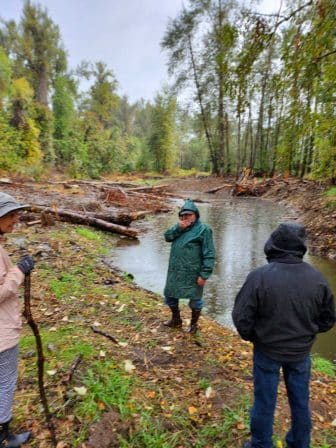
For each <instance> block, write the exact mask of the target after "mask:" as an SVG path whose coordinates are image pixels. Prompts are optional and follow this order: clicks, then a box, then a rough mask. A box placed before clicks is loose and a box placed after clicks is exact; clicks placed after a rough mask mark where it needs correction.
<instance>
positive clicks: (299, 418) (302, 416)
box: [251, 349, 311, 448]
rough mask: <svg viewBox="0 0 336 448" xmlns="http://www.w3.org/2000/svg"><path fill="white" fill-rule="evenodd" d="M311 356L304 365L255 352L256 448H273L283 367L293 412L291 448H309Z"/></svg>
mask: <svg viewBox="0 0 336 448" xmlns="http://www.w3.org/2000/svg"><path fill="white" fill-rule="evenodd" d="M310 364H311V362H310V356H307V357H306V358H304V359H303V360H301V361H292V362H278V361H274V360H273V359H271V358H269V357H268V356H267V355H265V354H264V353H262V352H260V351H258V350H256V349H255V350H254V354H253V382H254V403H253V406H252V409H251V434H252V444H251V446H252V447H253V448H272V447H273V442H272V435H273V421H274V411H275V405H276V398H277V390H278V384H279V378H280V368H281V367H282V371H283V375H284V380H285V384H286V390H287V396H288V401H289V405H290V408H291V429H290V431H289V432H288V433H287V436H286V443H287V447H288V448H309V446H310V432H311V415H310V408H309V381H310Z"/></svg>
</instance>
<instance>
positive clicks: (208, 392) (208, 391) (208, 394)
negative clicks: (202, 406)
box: [205, 386, 214, 398]
mask: <svg viewBox="0 0 336 448" xmlns="http://www.w3.org/2000/svg"><path fill="white" fill-rule="evenodd" d="M213 395H214V390H213V388H212V387H211V386H209V387H207V388H206V391H205V396H206V398H210V397H212V396H213Z"/></svg>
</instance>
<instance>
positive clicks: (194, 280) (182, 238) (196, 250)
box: [164, 199, 215, 334]
mask: <svg viewBox="0 0 336 448" xmlns="http://www.w3.org/2000/svg"><path fill="white" fill-rule="evenodd" d="M178 215H179V222H178V223H177V224H175V225H174V226H173V227H171V228H170V229H168V230H167V231H166V232H165V234H164V236H165V240H166V241H167V242H169V243H172V246H171V251H170V257H169V265H168V273H167V280H166V286H165V289H164V296H165V303H166V304H167V305H168V306H169V308H170V309H171V312H172V318H171V320H169V321H168V322H165V325H167V326H168V327H171V328H181V327H182V319H181V316H180V310H179V299H189V306H190V308H191V324H190V333H192V334H195V333H196V332H197V330H198V327H197V322H198V319H199V316H200V314H201V310H202V307H203V299H202V296H203V287H204V285H205V283H206V281H207V279H208V278H209V277H210V275H211V274H212V270H213V266H214V262H215V248H214V244H213V239H212V230H211V228H210V227H209V226H208V225H206V224H204V223H203V222H202V221H201V220H200V214H199V210H198V208H197V207H196V205H195V204H194V202H193V201H192V200H191V199H187V200H186V201H185V203H184V205H183V207H182V208H181V209H180V211H179V214H178Z"/></svg>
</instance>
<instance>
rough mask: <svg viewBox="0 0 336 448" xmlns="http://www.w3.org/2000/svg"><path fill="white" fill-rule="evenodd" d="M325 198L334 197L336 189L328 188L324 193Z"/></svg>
mask: <svg viewBox="0 0 336 448" xmlns="http://www.w3.org/2000/svg"><path fill="white" fill-rule="evenodd" d="M324 194H325V196H329V197H330V196H334V197H336V187H330V188H328V190H326V191H325V192H324Z"/></svg>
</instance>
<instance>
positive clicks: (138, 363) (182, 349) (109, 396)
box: [8, 223, 336, 448]
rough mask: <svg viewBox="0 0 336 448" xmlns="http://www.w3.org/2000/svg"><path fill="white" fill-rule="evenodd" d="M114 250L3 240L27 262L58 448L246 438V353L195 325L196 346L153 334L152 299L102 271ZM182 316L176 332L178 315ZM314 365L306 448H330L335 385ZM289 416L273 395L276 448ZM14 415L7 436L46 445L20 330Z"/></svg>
mask: <svg viewBox="0 0 336 448" xmlns="http://www.w3.org/2000/svg"><path fill="white" fill-rule="evenodd" d="M22 234H23V236H24V240H22ZM117 241H118V237H115V236H111V235H107V234H104V233H102V232H99V231H92V230H89V229H87V228H84V227H74V226H70V225H66V224H61V223H57V225H56V226H54V227H49V228H35V229H32V228H26V229H22V232H20V240H19V241H18V235H13V237H11V238H10V239H9V240H8V250H9V251H10V252H12V257H13V258H14V259H16V258H18V257H19V256H20V251H21V248H22V247H23V248H25V249H28V250H29V252H30V253H32V254H33V255H34V256H35V258H36V259H37V260H38V262H37V266H36V269H35V270H34V272H33V274H32V304H33V306H32V312H33V315H34V317H35V319H36V321H37V322H38V325H39V328H40V332H41V335H42V338H43V343H44V351H45V357H46V375H45V384H46V387H47V393H48V397H49V403H50V406H51V410H52V412H53V414H54V416H55V419H54V420H55V425H56V429H57V438H58V441H59V443H58V448H66V447H81V448H89V447H99V448H105V447H106V448H108V447H122V448H126V447H127V448H131V447H132V448H137V447H138V448H156V447H157V448H168V447H169V448H174V447H175V448H189V447H195V448H201V447H202V448H216V447H235V448H237V447H239V446H241V444H242V442H243V441H244V440H245V439H246V438H248V436H249V431H248V418H249V417H248V414H249V407H250V404H251V398H252V374H251V345H250V344H248V343H245V342H244V341H241V340H240V339H239V338H238V337H237V335H235V334H234V333H233V332H231V331H229V330H227V329H225V328H223V327H221V326H220V325H218V324H217V323H215V322H213V321H211V320H209V319H206V318H204V317H201V322H200V325H201V332H200V334H199V335H198V336H196V337H191V336H190V335H189V334H188V333H186V332H184V331H180V330H171V329H167V328H166V327H164V326H163V325H162V322H163V321H164V320H165V319H166V318H167V317H168V312H167V310H166V307H165V306H164V305H163V304H162V301H161V298H160V297H158V296H156V295H155V294H151V293H149V292H148V291H144V290H141V289H140V288H137V287H136V286H135V285H133V284H132V282H130V280H129V279H124V278H122V277H120V276H119V275H118V273H117V272H114V271H113V270H111V268H110V267H108V265H107V264H106V263H104V259H105V257H107V255H108V252H109V250H110V249H111V248H113V245H115V244H116V243H117ZM18 245H19V246H20V248H19V247H18ZM182 314H183V317H184V318H185V321H184V326H185V328H187V326H188V321H187V318H189V317H190V316H189V310H188V308H187V307H185V308H183V309H182ZM92 327H94V329H95V330H99V331H103V332H105V333H107V334H109V335H111V336H113V337H114V338H115V340H116V341H115V342H113V341H111V340H110V339H108V338H106V337H105V336H103V335H101V334H97V333H94V332H93V330H92ZM79 356H80V357H81V358H79ZM76 360H77V361H78V363H77V365H76ZM74 365H76V368H73V366H74ZM315 365H316V366H317V368H319V370H322V371H323V372H324V373H319V371H316V370H315V372H314V375H313V379H312V410H313V419H314V430H313V444H312V447H315V448H317V447H319V448H321V447H324V448H329V447H334V446H336V436H335V424H336V422H335V418H336V400H335V397H336V377H335V372H334V371H332V370H331V371H326V367H325V365H323V366H322V367H321V363H320V364H319V365H318V363H317V362H316V363H315ZM328 373H329V374H328ZM289 415H290V413H289V409H288V405H287V402H286V396H285V391H284V387H283V385H281V387H280V395H279V400H278V405H277V411H276V422H277V423H276V426H275V442H276V444H277V446H278V447H281V446H282V441H283V439H284V436H285V433H286V429H287V428H288V425H289ZM14 416H15V419H14V422H13V423H14V424H15V426H16V428H30V429H32V431H33V435H34V437H33V439H32V441H31V442H30V444H29V446H31V447H39V448H46V447H51V446H52V445H51V442H50V439H49V432H48V430H47V427H46V424H45V420H44V415H43V411H42V408H41V404H40V399H39V393H38V385H37V372H36V350H35V342H34V337H33V336H32V334H31V331H30V329H29V327H28V326H27V325H25V326H24V330H23V335H22V340H21V359H20V377H19V384H18V390H17V393H16V398H15V409H14ZM333 425H334V426H333Z"/></svg>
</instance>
